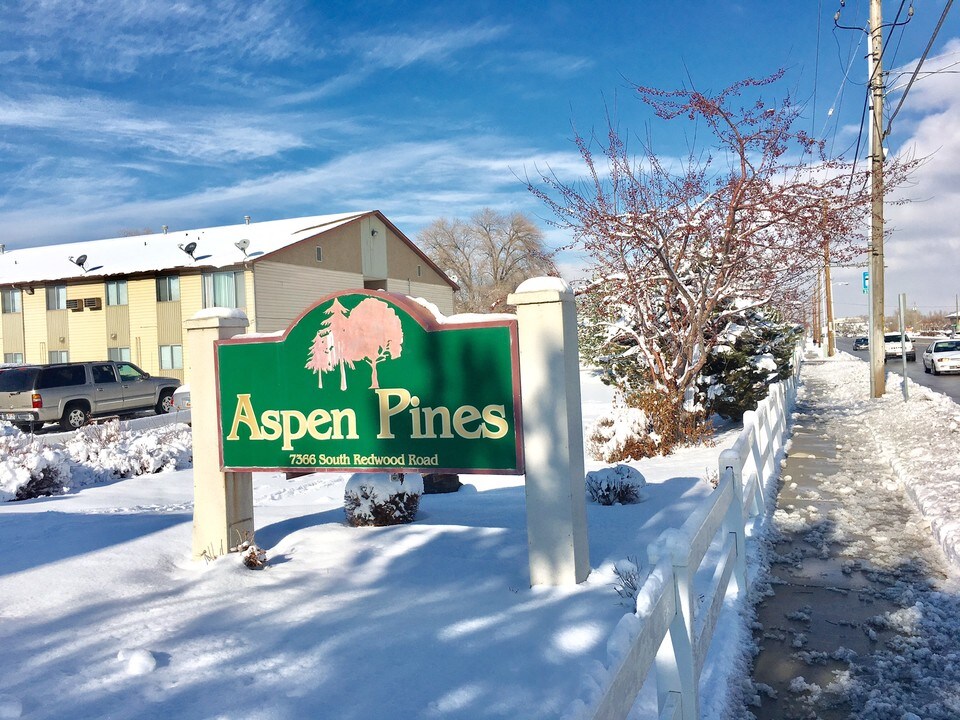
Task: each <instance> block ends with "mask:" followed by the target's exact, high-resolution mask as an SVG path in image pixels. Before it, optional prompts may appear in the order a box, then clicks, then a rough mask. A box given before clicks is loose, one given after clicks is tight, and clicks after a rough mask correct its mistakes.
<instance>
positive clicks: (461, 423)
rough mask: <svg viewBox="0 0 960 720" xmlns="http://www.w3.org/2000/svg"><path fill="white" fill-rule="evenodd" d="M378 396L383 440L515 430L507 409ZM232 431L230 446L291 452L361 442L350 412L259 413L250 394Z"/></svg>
mask: <svg viewBox="0 0 960 720" xmlns="http://www.w3.org/2000/svg"><path fill="white" fill-rule="evenodd" d="M375 392H376V394H377V401H378V413H377V414H378V428H377V429H378V432H377V435H376V438H377V439H378V440H390V439H394V438H396V437H397V435H398V434H399V435H400V436H401V437H404V438H410V439H411V440H430V439H436V440H445V439H454V438H463V439H465V440H477V439H481V438H485V439H490V440H497V439H499V438H503V437H505V436H506V435H507V433H508V432H509V430H510V425H509V423H508V421H507V416H506V409H505V407H504V406H503V405H486V406H484V407H482V408H479V407H476V406H474V405H461V406H459V407H456V408H448V407H443V406H440V407H428V406H424V405H422V403H421V399H420V398H419V397H417V396H416V395H412V394H411V393H410V392H409V391H408V390H403V389H399V388H382V389H381V388H377V389H376V390H375ZM225 419H226V418H225ZM229 427H230V432H229V434H228V435H227V436H226V438H225V440H226V441H237V440H240V439H241V433H242V434H243V436H244V437H245V438H246V439H249V440H253V441H264V442H276V441H280V442H281V443H282V445H281V448H282V449H283V450H284V451H292V450H293V449H294V443H295V442H296V441H297V440H300V439H302V438H307V437H309V438H311V439H313V440H318V441H326V440H340V441H343V440H359V439H360V435H359V434H358V430H357V415H356V412H355V411H354V410H353V409H351V408H342V409H325V408H316V409H314V410H311V411H309V412H306V413H305V412H302V411H300V410H276V409H272V408H269V409H264V410H260V411H259V412H258V409H257V408H254V406H253V402H252V401H251V399H250V395H249V394H245V393H238V394H237V396H236V404H235V405H234V408H233V413H232V417H231V419H230V421H229ZM311 464H312V463H311Z"/></svg>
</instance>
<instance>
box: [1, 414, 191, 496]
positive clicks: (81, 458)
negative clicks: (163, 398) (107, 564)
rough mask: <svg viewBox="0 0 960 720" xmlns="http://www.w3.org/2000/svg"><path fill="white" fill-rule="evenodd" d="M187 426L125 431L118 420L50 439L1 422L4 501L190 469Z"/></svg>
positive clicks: (179, 425)
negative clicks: (58, 439)
mask: <svg viewBox="0 0 960 720" xmlns="http://www.w3.org/2000/svg"><path fill="white" fill-rule="evenodd" d="M192 447H193V440H192V437H191V431H190V428H189V427H188V426H187V425H182V424H176V425H166V426H164V427H160V428H154V429H151V430H146V431H131V430H121V429H120V425H119V423H118V422H116V421H113V422H109V423H103V424H101V425H88V426H86V427H83V428H81V429H80V430H78V431H77V432H76V433H74V434H73V436H72V437H71V438H70V439H69V440H68V441H67V443H66V444H65V445H63V444H60V443H53V442H51V443H44V442H43V440H42V438H39V437H36V436H34V435H30V434H26V433H22V432H20V431H19V430H17V429H15V428H14V427H12V426H10V425H7V424H5V423H0V500H26V499H29V498H33V497H39V496H41V495H56V494H59V493H61V492H65V491H67V490H69V489H75V488H80V487H84V486H87V485H94V484H96V483H100V482H104V481H106V480H114V479H117V478H122V477H133V476H136V475H143V474H146V473H157V472H163V471H166V470H180V469H183V468H187V467H190V464H191V462H192V461H193V450H192Z"/></svg>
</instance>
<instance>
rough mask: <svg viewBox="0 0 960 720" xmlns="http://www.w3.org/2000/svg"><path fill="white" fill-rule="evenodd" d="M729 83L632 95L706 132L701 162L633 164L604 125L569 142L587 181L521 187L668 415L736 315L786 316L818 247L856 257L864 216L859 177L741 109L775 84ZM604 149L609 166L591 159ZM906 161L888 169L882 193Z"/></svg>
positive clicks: (785, 111) (790, 114) (789, 114)
mask: <svg viewBox="0 0 960 720" xmlns="http://www.w3.org/2000/svg"><path fill="white" fill-rule="evenodd" d="M781 76H782V72H781V73H778V74H776V75H774V76H772V77H769V78H765V79H762V80H754V79H748V80H744V81H741V82H738V83H736V84H734V85H732V86H730V87H729V88H727V89H725V90H723V91H722V92H721V93H719V94H718V95H715V96H708V95H705V94H702V93H700V92H697V91H695V90H679V91H673V92H666V91H662V90H657V89H654V88H647V87H637V88H636V89H637V91H638V93H639V96H640V98H641V99H642V100H643V102H645V103H647V104H648V105H649V106H650V107H651V108H652V109H653V110H654V112H655V113H656V115H657V116H658V117H659V118H661V119H664V120H671V121H672V120H677V119H679V120H684V119H687V120H690V121H694V122H696V123H698V125H699V126H700V127H701V129H702V127H704V126H705V127H706V129H707V130H708V131H709V138H710V142H711V144H712V146H713V147H712V148H711V150H710V152H706V153H700V154H698V151H697V150H696V149H694V150H691V152H690V154H689V155H688V156H687V157H686V159H685V160H684V161H683V162H678V163H671V162H670V161H668V160H665V159H663V158H661V157H660V156H658V155H656V154H655V153H654V152H653V151H652V150H651V149H650V147H649V145H648V144H645V145H644V148H643V152H642V153H641V154H640V156H639V159H636V158H635V157H634V155H633V154H632V153H631V152H630V150H629V149H628V147H627V143H626V141H625V140H624V138H623V136H622V135H621V133H620V131H619V130H618V129H617V128H616V127H615V124H614V123H613V122H612V121H609V122H608V127H609V130H608V133H607V137H606V141H605V142H600V143H593V142H591V141H589V140H588V139H587V138H585V137H583V135H581V134H580V133H576V136H575V142H576V144H577V147H578V149H579V151H580V155H581V157H582V158H583V160H584V162H585V164H586V170H587V173H588V179H587V180H585V181H582V182H579V183H574V184H568V183H565V182H563V181H561V180H560V179H559V178H558V177H556V176H555V175H553V174H551V173H541V176H540V177H539V182H536V183H534V182H529V183H528V188H529V189H530V191H531V192H533V193H534V194H535V195H536V196H537V197H539V198H540V199H541V200H543V201H544V202H545V203H546V204H547V205H548V206H549V207H550V208H551V209H552V210H553V211H554V213H555V214H556V215H557V217H558V218H559V222H558V224H559V225H560V226H561V227H563V228H566V229H568V230H570V231H572V234H573V237H574V241H573V243H572V247H576V248H579V249H582V250H584V251H585V252H586V254H587V256H588V257H589V258H590V262H591V265H592V270H593V275H594V278H595V279H594V281H593V283H592V284H591V285H590V286H589V288H588V292H594V293H599V294H600V295H601V296H602V302H601V303H600V305H601V306H602V307H603V308H604V315H605V318H606V321H607V322H609V323H610V324H611V326H612V333H611V337H613V336H617V335H619V337H618V338H617V340H618V342H617V343H614V345H619V347H620V348H621V349H622V351H623V352H624V353H628V354H629V355H628V356H629V357H631V358H635V359H636V362H638V363H639V365H640V367H641V368H642V373H643V376H644V379H645V381H646V382H647V383H648V384H649V386H650V388H651V389H653V390H654V391H656V392H657V393H660V394H662V395H663V396H665V397H669V398H671V399H672V402H673V404H674V406H675V407H679V406H680V402H681V401H682V398H683V396H684V392H685V390H686V389H687V388H690V387H693V385H694V383H695V382H696V379H697V375H698V374H699V373H700V371H701V369H702V367H703V365H704V362H705V361H706V359H707V357H708V355H709V353H710V351H711V349H712V348H713V347H714V346H715V345H716V344H717V342H718V337H719V336H720V331H721V330H722V329H723V327H724V326H725V325H726V324H727V321H728V320H729V319H730V318H731V317H732V313H734V312H737V311H742V310H743V309H744V308H745V307H750V306H756V307H760V306H763V305H765V304H769V303H776V304H777V305H778V306H779V307H790V306H791V305H793V304H794V303H796V302H797V300H798V298H799V296H801V295H804V294H805V293H806V292H807V291H808V288H809V278H810V275H811V272H812V271H813V270H814V269H815V268H816V267H818V266H819V265H820V263H822V258H823V243H824V242H825V238H828V237H829V238H830V241H831V256H832V257H833V258H834V259H835V260H836V261H837V262H843V261H844V260H845V259H846V260H849V259H850V258H851V257H852V256H853V255H854V254H855V253H857V252H862V245H861V246H858V244H857V243H858V241H860V240H862V238H863V232H864V230H865V223H864V221H865V219H866V216H867V213H868V209H869V204H868V202H867V201H868V198H869V184H868V177H867V174H866V172H865V171H861V172H854V168H852V167H851V166H850V164H848V163H845V162H842V161H840V160H835V159H828V158H827V157H826V156H825V154H824V152H823V144H822V143H821V142H817V141H815V140H814V139H812V138H810V137H808V136H807V135H806V134H805V133H803V132H802V131H797V130H793V129H792V126H793V124H794V122H795V121H796V120H797V117H798V114H799V110H798V107H797V106H796V105H794V104H793V103H792V101H791V100H790V99H789V98H787V99H786V100H783V101H780V102H778V103H774V104H765V103H764V102H763V101H762V100H759V99H754V100H752V101H750V102H748V103H747V104H746V105H745V106H740V105H739V103H740V102H741V101H740V100H738V98H739V97H740V96H741V95H743V94H744V93H745V92H751V93H753V94H757V93H758V91H759V89H761V88H764V87H765V86H768V85H770V84H772V83H774V82H775V81H777V80H779V79H780V78H781ZM597 144H598V145H599V146H600V148H601V150H602V154H603V155H604V156H605V162H604V161H598V159H597V158H596V157H595V155H594V152H593V149H592V148H593V147H595V146H596V145H597ZM911 165H912V164H911V163H903V162H899V161H894V162H891V163H889V164H888V167H887V169H886V171H885V174H886V179H887V180H888V183H889V185H891V186H895V185H896V184H897V183H898V182H902V180H903V178H904V177H905V174H906V172H907V171H908V170H909V169H910V167H911Z"/></svg>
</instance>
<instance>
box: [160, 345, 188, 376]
mask: <svg viewBox="0 0 960 720" xmlns="http://www.w3.org/2000/svg"><path fill="white" fill-rule="evenodd" d="M160 369H161V370H182V369H183V345H161V346H160Z"/></svg>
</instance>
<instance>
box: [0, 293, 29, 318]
mask: <svg viewBox="0 0 960 720" xmlns="http://www.w3.org/2000/svg"><path fill="white" fill-rule="evenodd" d="M0 296H2V297H0V299H2V302H3V312H5V313H18V312H23V304H22V302H23V300H22V298H21V296H20V291H19V290H18V289H17V288H8V289H6V290H3V291H0Z"/></svg>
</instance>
